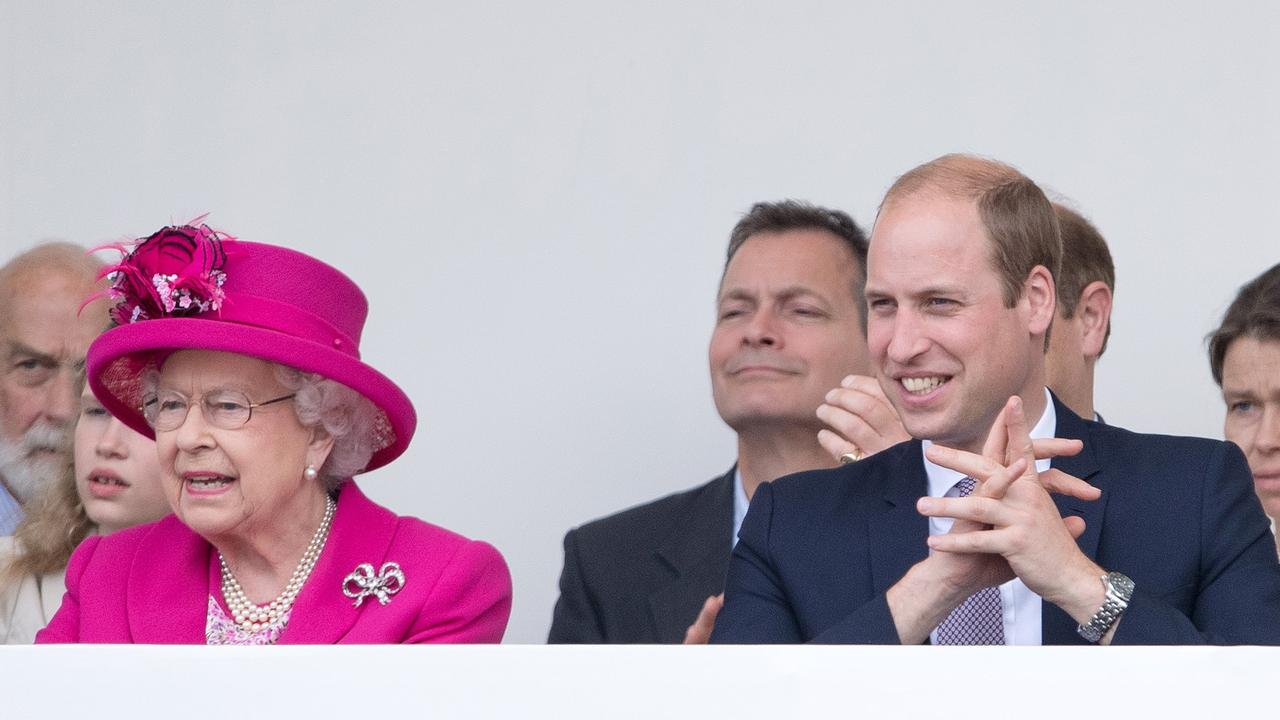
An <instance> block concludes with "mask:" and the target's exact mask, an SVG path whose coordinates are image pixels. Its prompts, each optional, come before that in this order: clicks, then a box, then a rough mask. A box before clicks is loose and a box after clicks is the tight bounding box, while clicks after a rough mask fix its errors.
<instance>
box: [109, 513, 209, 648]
mask: <svg viewBox="0 0 1280 720" xmlns="http://www.w3.org/2000/svg"><path fill="white" fill-rule="evenodd" d="M212 553H213V546H211V545H210V544H209V543H207V542H205V540H204V538H202V537H200V536H199V535H197V534H195V533H194V532H192V531H191V530H190V529H189V528H188V527H187V526H186V525H183V524H182V522H181V521H180V520H178V519H177V518H176V517H174V516H172V515H170V516H169V517H167V518H165V519H164V520H161V521H160V522H158V523H156V526H155V529H154V530H152V531H151V532H150V533H148V534H147V536H146V537H145V538H143V540H142V542H141V547H139V548H138V552H136V553H135V554H134V556H133V566H132V567H130V568H129V585H128V596H127V602H128V616H129V632H130V635H131V636H132V638H133V641H134V642H136V643H156V644H170V643H182V644H192V643H195V644H204V641H205V639H204V623H205V615H206V614H207V612H208V607H209V593H210V589H211V588H214V587H217V585H216V583H218V581H219V578H218V575H217V573H216V572H214V571H213V570H212V568H214V566H215V563H212V562H211V561H210V560H211V556H212Z"/></svg>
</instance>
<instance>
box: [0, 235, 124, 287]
mask: <svg viewBox="0 0 1280 720" xmlns="http://www.w3.org/2000/svg"><path fill="white" fill-rule="evenodd" d="M102 268H103V263H102V261H101V260H98V259H97V258H95V257H93V256H92V255H89V254H88V252H87V251H86V250H85V248H83V247H81V246H79V245H76V244H75V243H69V242H63V241H55V242H46V243H41V244H39V245H36V246H35V247H33V248H31V249H30V250H27V251H26V252H24V253H21V254H19V255H17V256H16V257H14V258H13V259H12V260H10V261H9V262H7V263H5V265H4V267H0V299H3V298H4V296H5V295H7V294H8V291H9V288H10V287H12V286H14V285H17V284H19V283H21V282H22V281H25V280H27V279H28V278H31V277H48V276H50V275H54V276H57V277H59V278H63V279H70V280H72V281H73V282H76V283H79V284H81V285H83V286H85V287H88V286H92V285H94V284H96V283H98V273H99V272H101V270H102Z"/></svg>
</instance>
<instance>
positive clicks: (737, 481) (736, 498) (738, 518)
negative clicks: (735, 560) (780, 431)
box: [730, 466, 749, 547]
mask: <svg viewBox="0 0 1280 720" xmlns="http://www.w3.org/2000/svg"><path fill="white" fill-rule="evenodd" d="M748 505H749V503H748V502H747V491H746V490H745V489H744V488H743V487H742V471H741V470H739V469H738V468H737V467H736V466H735V467H734V468H733V540H732V542H731V543H730V547H732V546H733V545H737V544H738V531H739V530H741V529H742V519H743V518H745V517H746V516H747V506H748Z"/></svg>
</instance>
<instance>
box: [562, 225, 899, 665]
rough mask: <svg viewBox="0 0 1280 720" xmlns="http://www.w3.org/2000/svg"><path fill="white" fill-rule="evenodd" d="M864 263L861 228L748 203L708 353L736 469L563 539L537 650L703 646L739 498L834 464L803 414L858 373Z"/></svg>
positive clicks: (733, 241)
mask: <svg viewBox="0 0 1280 720" xmlns="http://www.w3.org/2000/svg"><path fill="white" fill-rule="evenodd" d="M865 258H866V239H865V236H864V235H863V234H862V231H861V230H860V229H859V228H858V226H857V225H856V224H855V223H854V222H853V220H852V219H851V218H850V217H849V216H848V215H846V214H845V213H842V212H839V211H836V210H828V209H825V208H820V207H815V206H812V205H808V204H805V203H799V202H794V201H785V202H779V203H759V204H757V205H755V206H754V207H753V208H752V209H751V211H750V212H749V213H747V214H746V216H744V217H743V218H742V220H741V221H740V222H739V223H738V224H737V226H736V227H735V228H734V230H733V233H732V235H731V238H730V243H729V248H728V252H727V258H726V262H725V268H724V275H723V277H722V279H721V284H720V290H719V293H718V298H717V319H716V324H715V329H714V331H713V332H712V336H711V345H710V350H709V360H710V366H711V385H712V392H713V396H714V399H715V403H716V409H717V410H718V411H719V413H720V417H721V418H722V419H723V420H724V421H725V423H726V424H728V425H729V426H730V427H731V428H733V429H734V431H735V432H737V435H738V456H737V460H736V463H735V464H734V466H733V467H732V468H731V469H730V470H729V472H727V473H725V474H724V475H723V476H721V477H719V478H717V479H715V480H712V481H711V482H709V483H707V484H705V485H703V486H701V487H698V488H694V489H693V490H689V491H686V492H682V493H677V494H675V495H671V496H668V497H665V498H662V499H660V500H656V501H654V502H651V503H648V504H646V505H641V506H639V507H636V508H632V509H630V510H626V511H623V512H620V513H617V514H615V515H612V516H610V517H607V518H604V519H601V520H596V521H594V522H591V523H588V524H586V525H584V526H582V527H579V528H576V529H574V530H571V531H569V533H568V534H567V535H566V536H565V539H564V549H565V561H564V570H563V572H562V574H561V576H560V598H559V600H558V601H557V602H556V607H555V613H554V616H553V620H552V625H551V632H550V635H549V638H548V640H549V642H553V643H560V642H587V643H659V642H662V643H675V642H681V641H682V640H686V639H687V640H689V641H691V642H692V641H697V640H704V641H705V635H706V633H708V632H709V630H710V624H711V622H712V620H713V619H714V614H715V610H716V609H717V607H718V606H717V604H716V603H717V602H718V599H717V598H716V597H715V596H716V595H717V594H718V593H720V591H721V589H722V588H723V584H724V575H725V569H726V568H727V566H728V562H729V552H730V549H731V548H732V545H733V542H734V538H735V537H736V535H737V526H738V524H740V522H741V519H742V517H743V515H745V513H746V508H747V502H748V500H749V499H750V497H751V496H752V494H753V493H754V492H756V490H757V488H758V487H760V485H761V484H762V483H767V482H769V481H771V480H773V479H774V478H776V477H780V476H782V475H786V474H789V473H794V472H798V471H800V470H808V469H813V468H821V467H830V466H832V465H833V464H834V463H833V461H832V459H831V458H830V457H828V456H827V455H826V453H825V452H824V451H823V449H822V447H821V446H820V445H819V444H818V442H817V439H816V434H817V431H818V429H819V427H820V426H821V423H820V422H819V420H818V418H817V416H816V415H815V410H816V408H817V407H818V405H819V404H821V403H822V398H823V395H824V394H825V393H826V392H827V390H828V389H829V388H831V387H832V386H834V385H835V384H838V383H839V382H840V379H841V378H843V377H845V376H847V375H849V374H851V373H863V372H865V371H866V344H865V341H864V339H863V322H864V317H863V314H862V313H863V308H864V305H863V303H862V286H863V283H864V282H865V278H866V276H865V265H864V261H865ZM878 449H880V448H878V447H868V448H866V451H867V452H874V451H875V450H878ZM700 608H705V609H706V610H707V612H706V613H704V614H703V616H702V620H701V622H700V624H699V627H693V628H691V627H690V625H691V623H694V620H695V618H698V617H699V610H700Z"/></svg>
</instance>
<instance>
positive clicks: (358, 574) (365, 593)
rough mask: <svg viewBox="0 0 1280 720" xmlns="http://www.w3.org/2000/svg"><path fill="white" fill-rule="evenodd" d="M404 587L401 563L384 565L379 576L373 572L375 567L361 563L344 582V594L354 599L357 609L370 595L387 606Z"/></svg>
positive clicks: (379, 571)
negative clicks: (392, 597)
mask: <svg viewBox="0 0 1280 720" xmlns="http://www.w3.org/2000/svg"><path fill="white" fill-rule="evenodd" d="M403 587H404V571H402V570H401V569H400V563H395V562H385V563H382V568H381V569H379V570H378V572H377V574H374V572H373V565H370V564H369V563H360V564H359V565H357V566H356V569H355V572H352V573H351V574H350V575H348V576H347V577H346V578H344V579H343V580H342V594H343V595H346V596H347V597H349V598H354V599H355V601H356V602H355V606H356V607H360V605H361V603H363V602H364V599H365V598H367V597H369V596H370V595H372V596H373V597H376V598H378V602H379V603H381V604H383V605H386V604H387V603H389V602H391V596H392V595H395V594H396V593H398V592H400V588H403Z"/></svg>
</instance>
